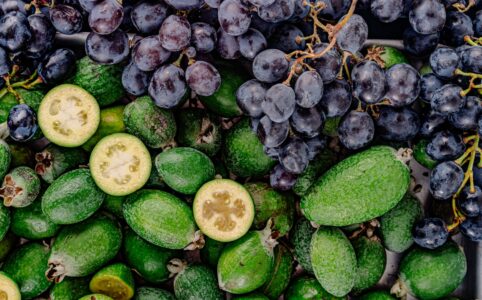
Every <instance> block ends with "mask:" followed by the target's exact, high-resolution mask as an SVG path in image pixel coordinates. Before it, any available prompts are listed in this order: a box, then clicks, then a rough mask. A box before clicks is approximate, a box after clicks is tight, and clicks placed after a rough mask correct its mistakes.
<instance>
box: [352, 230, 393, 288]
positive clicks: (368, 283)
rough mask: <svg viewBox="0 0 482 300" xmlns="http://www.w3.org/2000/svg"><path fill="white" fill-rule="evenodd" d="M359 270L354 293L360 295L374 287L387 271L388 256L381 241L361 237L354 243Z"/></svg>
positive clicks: (357, 270) (357, 269)
mask: <svg viewBox="0 0 482 300" xmlns="http://www.w3.org/2000/svg"><path fill="white" fill-rule="evenodd" d="M352 245H353V249H355V254H356V259H357V268H356V276H355V285H354V286H353V291H354V292H355V293H359V292H361V291H363V290H366V289H368V288H370V287H372V286H374V285H375V284H376V283H377V282H378V281H379V280H380V278H381V277H382V275H383V272H384V271H385V265H386V262H387V255H386V253H385V248H384V247H383V245H382V243H381V242H380V241H377V240H375V239H373V240H371V239H368V238H367V237H365V236H360V237H358V238H357V239H355V240H354V241H352Z"/></svg>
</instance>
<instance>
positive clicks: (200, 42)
mask: <svg viewBox="0 0 482 300" xmlns="http://www.w3.org/2000/svg"><path fill="white" fill-rule="evenodd" d="M191 30H192V33H191V44H192V45H193V46H194V48H196V50H197V51H198V52H199V53H209V52H211V51H213V50H214V49H215V48H216V43H217V40H218V36H217V34H216V30H215V29H214V27H212V26H211V25H209V24H207V23H204V22H196V23H193V24H191Z"/></svg>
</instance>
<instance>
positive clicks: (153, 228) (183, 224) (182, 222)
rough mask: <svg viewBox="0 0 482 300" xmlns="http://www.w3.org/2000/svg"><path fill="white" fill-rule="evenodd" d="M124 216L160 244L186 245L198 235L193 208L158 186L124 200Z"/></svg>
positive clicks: (176, 247) (165, 245)
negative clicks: (158, 189)
mask: <svg viewBox="0 0 482 300" xmlns="http://www.w3.org/2000/svg"><path fill="white" fill-rule="evenodd" d="M123 211H124V219H125V220H126V222H127V224H128V225H129V227H130V228H131V229H132V230H134V232H136V233H137V234H138V235H139V236H140V237H142V238H143V239H145V240H147V241H148V242H150V243H152V244H154V245H157V246H159V247H163V248H167V249H183V248H185V247H186V246H188V245H189V244H190V243H192V242H194V241H195V238H196V225H195V223H194V216H193V214H192V210H191V208H190V207H189V206H188V205H187V204H186V203H185V202H184V201H182V200H181V199H179V198H177V197H176V196H173V195H171V194H169V193H166V192H163V191H157V190H140V191H137V192H135V193H133V194H131V195H129V196H128V197H127V198H126V200H125V202H124V208H123Z"/></svg>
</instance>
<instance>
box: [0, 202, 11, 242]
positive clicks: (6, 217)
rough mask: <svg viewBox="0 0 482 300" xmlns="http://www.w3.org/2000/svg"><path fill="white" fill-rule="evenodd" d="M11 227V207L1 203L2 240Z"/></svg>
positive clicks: (0, 237)
mask: <svg viewBox="0 0 482 300" xmlns="http://www.w3.org/2000/svg"><path fill="white" fill-rule="evenodd" d="M9 228H10V209H9V208H7V207H6V206H3V205H0V240H1V239H3V238H4V237H5V235H6V234H7V231H8V229H9Z"/></svg>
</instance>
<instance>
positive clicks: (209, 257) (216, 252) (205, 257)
mask: <svg viewBox="0 0 482 300" xmlns="http://www.w3.org/2000/svg"><path fill="white" fill-rule="evenodd" d="M204 242H205V244H204V247H203V248H202V249H201V259H202V261H203V262H204V263H206V264H209V265H210V266H212V267H216V266H217V265H218V260H219V257H220V256H221V253H222V252H223V249H224V246H225V245H226V243H223V242H218V241H216V240H213V239H212V238H210V237H207V236H205V237H204Z"/></svg>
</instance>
